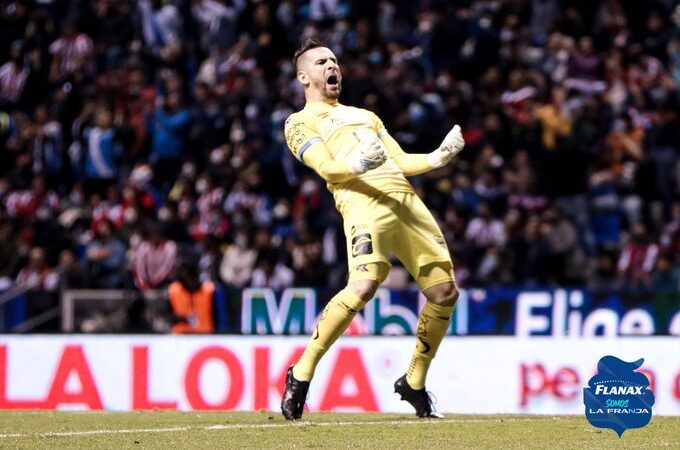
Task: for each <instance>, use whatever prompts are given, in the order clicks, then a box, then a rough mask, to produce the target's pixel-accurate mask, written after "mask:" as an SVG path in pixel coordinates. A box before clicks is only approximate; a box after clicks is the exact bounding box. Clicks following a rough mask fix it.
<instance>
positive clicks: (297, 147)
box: [285, 101, 413, 204]
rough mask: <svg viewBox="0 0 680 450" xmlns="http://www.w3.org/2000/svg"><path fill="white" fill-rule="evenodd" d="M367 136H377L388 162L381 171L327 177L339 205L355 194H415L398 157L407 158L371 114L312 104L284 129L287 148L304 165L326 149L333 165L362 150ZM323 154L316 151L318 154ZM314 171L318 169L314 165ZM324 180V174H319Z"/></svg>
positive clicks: (369, 112) (360, 110) (317, 103)
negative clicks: (311, 154) (311, 153)
mask: <svg viewBox="0 0 680 450" xmlns="http://www.w3.org/2000/svg"><path fill="white" fill-rule="evenodd" d="M368 133H373V134H374V135H377V136H378V137H379V138H380V139H381V141H382V142H383V144H384V145H385V147H386V153H387V155H388V158H387V160H386V161H385V163H384V164H382V165H381V166H380V167H378V168H376V169H373V170H369V171H367V172H366V173H363V174H360V175H349V176H336V177H324V178H326V181H327V186H328V190H329V191H331V192H332V193H333V196H334V198H335V201H336V204H338V203H340V202H345V201H351V196H352V194H364V195H370V196H375V195H378V194H380V193H386V192H413V187H412V186H411V184H410V183H409V182H408V180H407V179H406V177H405V176H404V172H403V171H402V168H400V166H399V165H398V164H397V161H395V157H397V156H399V155H405V154H404V153H403V152H402V151H401V149H400V148H399V146H398V144H396V141H394V140H393V139H392V138H391V137H389V135H388V134H387V130H385V126H384V125H383V123H382V121H381V120H380V119H379V118H378V116H376V115H375V114H374V113H372V112H371V111H368V110H365V109H362V108H355V107H352V106H345V105H342V104H340V103H339V102H337V101H334V102H310V103H307V105H305V107H304V108H303V109H302V110H301V111H299V112H297V113H294V114H292V115H291V116H290V117H289V118H288V119H287V120H286V125H285V136H286V142H287V143H288V148H289V149H290V151H291V152H292V153H293V155H294V156H295V157H296V158H297V159H298V160H299V161H302V162H305V152H307V151H309V150H310V149H311V148H313V147H314V146H316V145H320V146H324V147H325V152H327V153H328V154H329V156H330V157H331V158H332V159H333V160H334V161H344V162H346V161H347V158H348V157H349V156H350V155H352V154H353V152H357V151H359V149H360V145H361V142H360V139H361V138H362V137H363V136H366V134H368ZM395 152H396V153H395ZM319 153H320V154H323V153H322V152H318V151H316V150H315V156H316V155H317V154H319ZM307 165H310V166H311V167H313V168H315V169H316V167H314V166H313V165H311V164H307ZM320 175H322V176H323V174H321V173H320Z"/></svg>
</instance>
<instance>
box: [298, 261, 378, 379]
mask: <svg viewBox="0 0 680 450" xmlns="http://www.w3.org/2000/svg"><path fill="white" fill-rule="evenodd" d="M361 269H362V271H358V270H352V271H351V272H350V279H349V282H348V283H347V286H346V287H345V288H344V289H343V290H341V291H340V292H338V293H337V294H336V295H335V297H333V298H332V299H331V300H330V301H329V302H328V304H327V305H326V307H325V308H324V310H323V312H322V313H321V315H320V316H319V322H318V323H317V325H316V327H315V328H314V332H313V333H312V337H311V339H310V341H309V344H307V348H305V351H304V353H303V354H302V356H301V357H300V360H299V361H298V362H297V363H295V366H294V367H293V375H294V376H295V378H296V379H298V380H301V381H310V380H311V379H312V377H313V376H314V369H316V365H317V364H318V362H319V360H320V359H321V357H322V356H323V355H324V354H325V353H326V351H328V349H329V348H330V346H331V345H333V343H334V342H335V341H336V340H337V339H338V338H339V337H340V336H341V335H342V333H344V332H345V330H346V329H347V327H348V326H349V324H350V323H351V322H352V319H354V316H356V315H357V313H358V312H359V311H361V310H362V309H364V307H365V306H366V303H367V302H368V301H369V300H371V299H372V298H373V296H374V295H375V290H376V289H377V288H378V285H379V284H380V283H381V282H382V281H383V280H384V279H385V278H386V277H387V273H388V272H389V266H388V265H387V264H384V263H370V264H365V265H364V266H363V267H362V268H361ZM353 274H354V275H353Z"/></svg>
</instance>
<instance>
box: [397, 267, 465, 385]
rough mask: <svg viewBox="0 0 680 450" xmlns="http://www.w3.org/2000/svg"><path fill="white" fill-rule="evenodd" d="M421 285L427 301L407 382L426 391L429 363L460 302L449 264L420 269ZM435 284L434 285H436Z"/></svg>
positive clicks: (419, 321) (421, 313)
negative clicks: (457, 303)
mask: <svg viewBox="0 0 680 450" xmlns="http://www.w3.org/2000/svg"><path fill="white" fill-rule="evenodd" d="M419 282H420V285H421V286H425V287H424V288H422V290H423V294H424V295H425V298H426V299H427V301H426V302H425V306H424V307H423V310H422V311H421V312H420V316H419V317H418V327H417V329H416V345H415V348H414V350H413V356H412V358H411V364H410V365H409V368H408V371H407V372H406V381H407V382H408V384H409V386H411V387H412V388H413V389H424V388H425V378H426V377H427V372H428V370H429V368H430V363H431V362H432V359H433V358H434V357H435V355H436V353H437V349H438V348H439V344H441V341H442V339H444V336H445V335H446V331H447V330H448V328H449V323H450V322H451V316H452V315H453V308H454V306H455V305H456V300H457V299H458V288H457V287H456V283H455V282H454V281H453V269H452V267H451V264H450V263H433V264H430V265H427V266H425V267H423V268H422V269H421V276H420V277H419ZM433 283H434V284H433Z"/></svg>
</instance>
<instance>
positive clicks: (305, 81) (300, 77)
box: [297, 70, 311, 87]
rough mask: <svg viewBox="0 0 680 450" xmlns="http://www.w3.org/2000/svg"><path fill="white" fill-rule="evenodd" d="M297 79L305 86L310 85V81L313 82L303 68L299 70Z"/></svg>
mask: <svg viewBox="0 0 680 450" xmlns="http://www.w3.org/2000/svg"><path fill="white" fill-rule="evenodd" d="M297 80H298V81H299V82H300V84H302V85H303V86H305V87H307V86H309V83H310V82H311V81H310V80H309V75H308V74H307V72H305V71H302V70H298V73H297Z"/></svg>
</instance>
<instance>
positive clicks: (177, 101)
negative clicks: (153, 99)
mask: <svg viewBox="0 0 680 450" xmlns="http://www.w3.org/2000/svg"><path fill="white" fill-rule="evenodd" d="M189 121H190V116H189V113H188V112H187V111H186V110H184V109H183V108H182V104H181V96H180V94H179V93H178V92H173V93H170V94H169V95H168V98H167V100H166V101H165V102H164V104H163V105H162V106H161V107H160V108H158V109H157V110H156V112H155V113H154V114H153V115H152V116H151V117H150V119H149V124H148V131H149V133H151V162H152V164H153V169H154V175H155V178H154V179H155V181H156V183H157V185H159V187H161V186H162V187H163V188H164V190H168V189H169V188H170V184H169V180H174V179H175V178H176V177H177V175H179V172H180V168H181V166H182V157H183V156H184V145H185V143H186V140H187V137H188V130H189Z"/></svg>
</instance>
